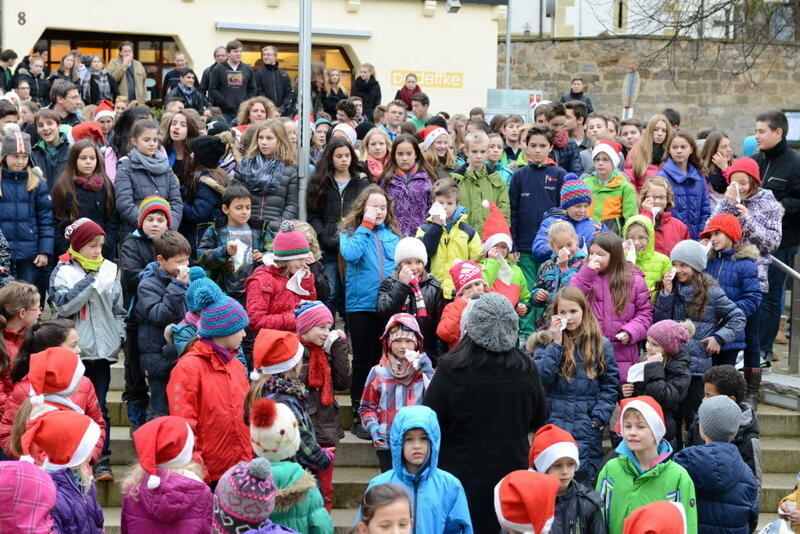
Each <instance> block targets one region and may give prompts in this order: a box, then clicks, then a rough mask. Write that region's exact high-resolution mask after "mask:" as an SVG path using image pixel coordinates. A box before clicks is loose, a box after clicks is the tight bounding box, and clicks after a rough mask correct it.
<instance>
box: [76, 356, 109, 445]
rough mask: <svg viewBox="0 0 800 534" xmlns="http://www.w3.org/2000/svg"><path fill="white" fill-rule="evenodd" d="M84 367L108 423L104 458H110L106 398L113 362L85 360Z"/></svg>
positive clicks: (107, 424) (104, 442) (104, 443)
mask: <svg viewBox="0 0 800 534" xmlns="http://www.w3.org/2000/svg"><path fill="white" fill-rule="evenodd" d="M83 365H84V366H85V367H86V370H85V371H84V373H83V374H84V376H86V378H88V379H89V380H90V381H91V382H92V385H93V386H94V392H95V394H97V403H98V404H99V405H100V411H101V412H103V421H105V422H106V438H105V440H104V441H103V456H109V455H110V454H111V451H110V450H109V448H108V446H109V443H110V442H111V419H109V418H108V406H107V405H106V397H107V396H108V388H109V387H110V386H111V362H110V361H108V360H83Z"/></svg>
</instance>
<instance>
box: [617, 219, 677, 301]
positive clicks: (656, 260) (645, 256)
mask: <svg viewBox="0 0 800 534" xmlns="http://www.w3.org/2000/svg"><path fill="white" fill-rule="evenodd" d="M633 224H640V225H642V226H644V228H645V229H646V230H647V235H648V236H649V237H650V240H649V241H648V242H647V246H646V247H645V248H644V250H643V251H642V252H641V253H640V254H637V255H636V267H638V268H639V270H640V271H642V272H643V273H644V281H645V283H646V284H647V289H649V290H650V294H651V295H653V296H655V287H656V282H658V281H659V280H661V279H662V278H664V275H665V274H667V271H669V270H670V269H672V261H670V259H669V258H668V257H667V256H665V255H663V254H661V253H660V252H656V231H655V228H653V221H652V220H651V219H650V217H648V216H646V215H634V216H633V217H631V218H630V219H626V220H625V227H624V228H623V229H622V239H628V230H630V228H631V225H633Z"/></svg>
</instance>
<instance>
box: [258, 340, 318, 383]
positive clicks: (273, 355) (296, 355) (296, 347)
mask: <svg viewBox="0 0 800 534" xmlns="http://www.w3.org/2000/svg"><path fill="white" fill-rule="evenodd" d="M304 352H305V349H304V348H303V345H302V344H301V343H300V338H298V337H297V335H296V334H295V333H294V332H285V331H283V330H270V329H269V328H262V329H261V330H260V331H259V332H258V335H257V336H256V341H255V343H254V344H253V368H254V369H253V372H252V373H250V379H251V380H258V378H259V376H260V375H261V374H265V375H277V374H279V373H285V372H286V371H289V370H290V369H294V368H295V367H296V366H297V364H298V363H299V362H300V360H302V359H303V353H304Z"/></svg>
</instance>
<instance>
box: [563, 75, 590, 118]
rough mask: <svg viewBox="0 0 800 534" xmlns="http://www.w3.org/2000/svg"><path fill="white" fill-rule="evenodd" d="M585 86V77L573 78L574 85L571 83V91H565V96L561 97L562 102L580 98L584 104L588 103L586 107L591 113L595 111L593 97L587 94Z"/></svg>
mask: <svg viewBox="0 0 800 534" xmlns="http://www.w3.org/2000/svg"><path fill="white" fill-rule="evenodd" d="M584 89H585V88H584V86H583V79H582V78H573V79H572V85H570V88H569V92H568V93H564V96H562V97H561V102H562V103H563V102H569V101H570V100H580V101H581V102H583V103H584V104H586V109H587V111H588V112H589V113H593V112H594V107H592V99H591V98H589V97H588V96H586V93H584V92H583V91H584Z"/></svg>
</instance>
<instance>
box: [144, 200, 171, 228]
mask: <svg viewBox="0 0 800 534" xmlns="http://www.w3.org/2000/svg"><path fill="white" fill-rule="evenodd" d="M154 211H161V212H163V213H164V215H166V217H167V226H172V214H171V213H170V211H169V202H167V200H166V199H164V198H162V197H159V196H156V195H152V196H149V197H147V198H145V199H144V200H142V202H141V203H140V204H139V228H141V227H142V224H143V223H144V220H145V219H146V218H147V215H148V214H150V213H152V212H154Z"/></svg>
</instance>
